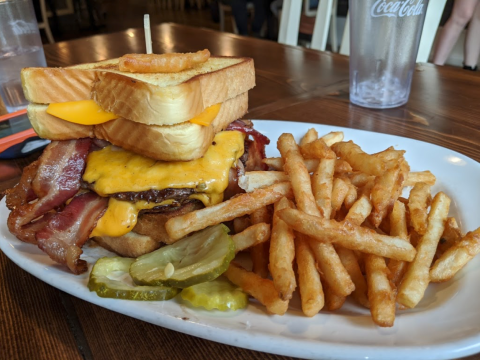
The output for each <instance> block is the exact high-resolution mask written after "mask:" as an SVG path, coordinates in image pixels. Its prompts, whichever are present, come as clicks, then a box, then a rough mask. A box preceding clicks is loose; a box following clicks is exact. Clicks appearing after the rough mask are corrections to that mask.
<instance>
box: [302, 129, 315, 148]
mask: <svg viewBox="0 0 480 360" xmlns="http://www.w3.org/2000/svg"><path fill="white" fill-rule="evenodd" d="M317 139H318V133H317V130H315V129H314V128H311V129H308V131H307V133H306V134H305V135H304V136H303V138H302V140H300V146H303V145H306V144H308V143H311V142H312V141H315V140H317Z"/></svg>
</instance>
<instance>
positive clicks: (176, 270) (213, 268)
mask: <svg viewBox="0 0 480 360" xmlns="http://www.w3.org/2000/svg"><path fill="white" fill-rule="evenodd" d="M228 231H229V230H228V228H227V227H226V226H225V225H223V224H220V225H215V226H212V227H210V228H207V229H204V230H202V231H199V232H196V233H194V234H193V235H191V236H189V237H186V238H183V239H181V240H179V241H177V242H176V243H174V244H172V245H167V246H164V247H162V248H160V249H158V250H155V251H153V252H151V253H149V254H146V255H142V256H140V257H138V258H137V259H136V260H135V262H134V263H133V264H132V266H130V275H131V276H132V278H133V280H134V281H135V282H136V283H137V284H141V285H164V286H172V287H176V288H186V287H189V286H192V285H195V284H198V283H202V282H206V281H210V280H213V279H215V278H217V277H218V276H220V275H221V274H222V273H223V272H225V271H226V270H227V268H228V264H230V261H232V259H233V258H234V256H235V245H234V243H233V240H232V239H231V237H230V236H229V235H228ZM169 264H170V265H169ZM167 265H168V268H167V269H165V268H166V267H167Z"/></svg>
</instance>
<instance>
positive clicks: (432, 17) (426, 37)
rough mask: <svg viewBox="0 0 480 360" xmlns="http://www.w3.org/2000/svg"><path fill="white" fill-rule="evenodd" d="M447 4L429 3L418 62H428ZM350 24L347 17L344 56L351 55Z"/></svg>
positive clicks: (441, 2)
mask: <svg viewBox="0 0 480 360" xmlns="http://www.w3.org/2000/svg"><path fill="white" fill-rule="evenodd" d="M446 2H447V0H432V1H430V2H429V3H428V7H427V13H426V14H425V23H424V24H423V31H422V37H421V38H420V45H419V46H418V54H417V62H428V58H429V56H430V52H431V51H432V47H433V42H434V40H435V35H436V34H437V30H438V26H439V25H440V20H441V19H442V14H443V10H444V9H445V4H446ZM349 23H350V16H349V15H347V21H346V23H345V29H344V30H343V38H342V43H341V46H340V54H343V55H349V54H350V26H349Z"/></svg>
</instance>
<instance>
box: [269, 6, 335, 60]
mask: <svg viewBox="0 0 480 360" xmlns="http://www.w3.org/2000/svg"><path fill="white" fill-rule="evenodd" d="M337 4H338V0H320V1H319V4H318V8H317V10H312V9H310V6H309V1H308V0H304V1H303V11H304V15H305V16H308V17H313V16H315V25H314V29H313V34H312V42H311V48H312V49H316V50H322V51H323V50H325V49H326V46H327V37H328V34H329V33H330V42H331V44H332V49H333V50H334V51H337V48H338V45H337V32H336V15H337ZM301 13H302V2H300V1H298V0H284V2H283V7H282V15H281V18H280V29H279V34H278V42H279V43H282V44H287V45H297V41H298V31H299V28H300V17H301Z"/></svg>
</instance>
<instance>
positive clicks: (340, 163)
mask: <svg viewBox="0 0 480 360" xmlns="http://www.w3.org/2000/svg"><path fill="white" fill-rule="evenodd" d="M349 172H352V166H351V165H350V164H349V163H348V162H346V161H345V160H342V159H337V160H335V175H341V174H345V173H349Z"/></svg>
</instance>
